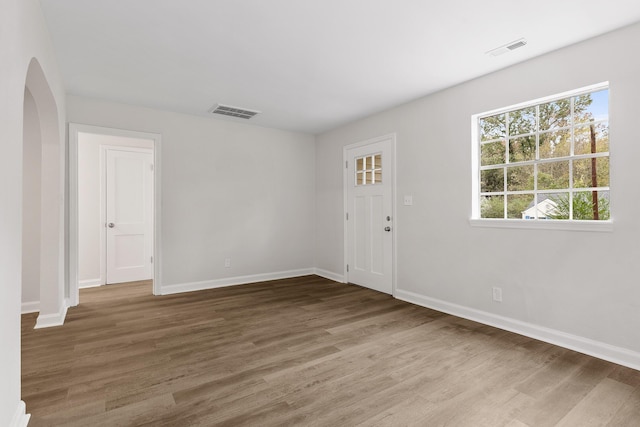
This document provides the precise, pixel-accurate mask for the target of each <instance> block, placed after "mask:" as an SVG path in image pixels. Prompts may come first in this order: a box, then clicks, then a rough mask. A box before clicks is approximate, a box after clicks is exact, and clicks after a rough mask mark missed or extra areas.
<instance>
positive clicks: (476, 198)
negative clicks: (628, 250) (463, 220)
mask: <svg viewBox="0 0 640 427" xmlns="http://www.w3.org/2000/svg"><path fill="white" fill-rule="evenodd" d="M604 89H609V82H608V81H607V82H602V83H597V84H594V85H590V86H586V87H582V88H579V89H575V90H571V91H567V92H563V93H558V94H555V95H551V96H547V97H543V98H538V99H535V100H532V101H527V102H522V103H519V104H515V105H510V106H508V107H503V108H499V109H496V110H491V111H486V112H483V113H479V114H474V115H472V116H471V172H472V173H471V175H472V186H471V187H472V194H471V218H470V219H469V222H470V224H471V225H472V226H475V227H492V228H521V229H544V230H571V231H605V232H610V231H613V215H610V217H609V218H610V219H608V220H600V221H594V220H574V219H571V220H553V219H545V220H538V219H536V220H531V219H519V218H518V219H516V218H513V219H506V218H481V217H480V163H481V159H480V146H481V144H480V135H479V125H478V123H479V120H480V119H481V118H483V117H490V116H494V115H497V114H502V113H506V112H509V111H515V110H519V109H523V108H526V107H532V106H538V105H540V104H545V103H548V102H553V101H557V100H560V99H565V98H569V97H574V96H579V95H583V94H586V93H591V92H597V91H599V90H604ZM572 108H573V104H572ZM609 110H610V109H609ZM610 116H611V114H610V111H609V119H610V118H611V117H610ZM536 132H539V131H538V130H536ZM506 143H507V144H508V143H509V142H508V141H506ZM536 150H537V148H536ZM600 156H604V157H609V164H610V165H611V146H609V152H608V153H607V154H606V155H597V156H596V157H600ZM570 157H571V159H579V158H581V157H588V158H591V157H593V155H577V156H574V153H573V146H572V148H571V156H570ZM550 161H556V159H544V160H542V161H541V160H539V159H536V160H535V161H527V162H521V163H519V164H518V165H519V166H520V165H522V166H524V165H529V164H542V163H546V162H550ZM609 173H610V174H611V170H610V171H609ZM505 184H506V181H505ZM607 191H609V199H610V204H609V209H610V212H613V209H612V205H613V203H612V197H611V189H610V188H609V189H607Z"/></svg>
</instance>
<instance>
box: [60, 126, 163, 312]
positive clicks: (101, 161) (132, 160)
mask: <svg viewBox="0 0 640 427" xmlns="http://www.w3.org/2000/svg"><path fill="white" fill-rule="evenodd" d="M159 144H160V135H158V134H151V133H144V132H134V131H126V130H120V129H111V128H101V127H96V126H88V125H80V124H70V125H69V153H70V162H69V164H70V168H69V170H70V174H69V175H70V176H69V178H70V179H69V181H70V187H71V195H70V215H69V217H70V218H69V219H70V221H69V222H70V245H69V249H70V250H69V252H70V256H69V258H70V266H69V270H70V282H71V288H72V292H71V297H70V303H71V305H77V304H78V303H79V302H80V292H79V290H80V288H88V287H94V286H102V285H108V284H116V283H123V284H124V283H131V282H136V283H140V282H145V281H146V282H149V281H151V282H152V283H153V286H152V289H153V294H154V295H159V294H160V280H159V271H160V270H159V260H160V256H159V255H160V254H159V244H158V243H159V242H158V233H157V230H158V229H159V217H160V216H159V206H160V204H159V195H160V191H159V164H158V163H159V162H158V153H159Z"/></svg>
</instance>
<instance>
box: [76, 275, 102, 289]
mask: <svg viewBox="0 0 640 427" xmlns="http://www.w3.org/2000/svg"><path fill="white" fill-rule="evenodd" d="M102 285H103V283H102V278H100V277H98V278H97V279H87V280H80V281H79V282H78V287H79V288H80V289H84V288H95V287H97V286H102Z"/></svg>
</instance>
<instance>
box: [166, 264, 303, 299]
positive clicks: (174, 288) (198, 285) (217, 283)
mask: <svg viewBox="0 0 640 427" xmlns="http://www.w3.org/2000/svg"><path fill="white" fill-rule="evenodd" d="M314 273H315V272H314V269H313V268H305V269H301V270H289V271H279V272H276V273H264V274H253V275H250V276H237V277H228V278H224V279H215V280H205V281H202V282H191V283H181V284H177V285H163V286H162V288H161V289H160V295H171V294H177V293H180V292H193V291H203V290H205V289H215V288H224V287H226V286H235V285H246V284H248V283H256V282H266V281H268V280H278V279H288V278H291V277H299V276H308V275H309V274H314Z"/></svg>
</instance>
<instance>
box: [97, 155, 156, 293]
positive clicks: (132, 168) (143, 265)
mask: <svg viewBox="0 0 640 427" xmlns="http://www.w3.org/2000/svg"><path fill="white" fill-rule="evenodd" d="M106 226H107V228H106V230H107V238H106V242H107V251H106V252H107V262H106V265H107V283H108V284H112V283H122V282H133V281H137V280H147V279H151V278H152V277H153V269H152V258H151V257H152V256H153V156H152V153H151V152H148V151H147V152H143V151H125V150H118V149H108V150H106Z"/></svg>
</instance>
